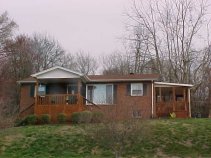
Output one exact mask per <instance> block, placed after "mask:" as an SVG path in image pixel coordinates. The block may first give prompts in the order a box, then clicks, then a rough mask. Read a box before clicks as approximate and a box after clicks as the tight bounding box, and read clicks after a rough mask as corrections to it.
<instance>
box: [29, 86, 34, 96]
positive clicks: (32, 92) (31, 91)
mask: <svg viewBox="0 0 211 158" xmlns="http://www.w3.org/2000/svg"><path fill="white" fill-rule="evenodd" d="M34 91H35V85H34V84H32V85H30V97H34Z"/></svg>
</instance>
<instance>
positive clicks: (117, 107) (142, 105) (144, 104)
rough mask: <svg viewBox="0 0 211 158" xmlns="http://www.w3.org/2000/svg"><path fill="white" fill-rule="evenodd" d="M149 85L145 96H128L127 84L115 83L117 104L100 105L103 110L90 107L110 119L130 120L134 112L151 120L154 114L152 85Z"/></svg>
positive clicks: (148, 83)
mask: <svg viewBox="0 0 211 158" xmlns="http://www.w3.org/2000/svg"><path fill="white" fill-rule="evenodd" d="M144 83H146V84H147V94H146V95H145V96H129V95H127V84H128V83H126V82H122V83H115V84H116V85H117V104H114V105H99V107H100V108H101V109H98V108H96V107H94V106H90V105H89V106H90V107H91V109H92V110H93V111H102V112H103V113H104V114H105V115H106V117H108V118H110V119H118V120H123V119H128V118H133V111H140V113H141V117H142V118H151V113H152V107H151V106H152V101H151V100H152V98H151V97H152V96H151V94H152V83H151V82H144Z"/></svg>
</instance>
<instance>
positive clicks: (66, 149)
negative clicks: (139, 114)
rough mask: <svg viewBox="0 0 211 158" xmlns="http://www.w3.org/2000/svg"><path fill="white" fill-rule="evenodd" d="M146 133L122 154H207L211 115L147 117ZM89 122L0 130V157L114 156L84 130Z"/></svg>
mask: <svg viewBox="0 0 211 158" xmlns="http://www.w3.org/2000/svg"><path fill="white" fill-rule="evenodd" d="M140 123H141V122H140ZM148 124H149V127H150V128H149V129H150V131H151V132H150V135H149V136H148V137H144V138H143V139H139V138H138V136H137V140H136V141H134V142H133V144H132V145H128V146H127V147H126V150H125V151H124V153H123V157H134V158H135V157H175V156H176V157H193V158H194V157H211V119H169V120H150V121H149V123H148ZM97 126H98V127H99V125H98V124H94V125H92V124H90V125H72V126H71V125H43V126H26V127H14V128H9V129H6V130H1V131H0V158H16V157H21V158H29V157H37V158H46V157H49V158H54V157H62V158H65V157H68V158H69V157H79V158H80V157H81V158H84V157H87V158H89V157H90V158H98V157H99V158H101V157H114V156H113V155H114V154H113V152H112V150H111V149H110V148H109V147H107V146H105V145H104V144H103V143H99V142H96V141H95V140H94V139H93V138H92V137H91V136H90V134H89V133H88V131H89V132H90V130H89V129H92V130H93V129H95V128H96V127H97Z"/></svg>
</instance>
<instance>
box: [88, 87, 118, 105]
mask: <svg viewBox="0 0 211 158" xmlns="http://www.w3.org/2000/svg"><path fill="white" fill-rule="evenodd" d="M96 85H105V86H107V85H111V86H112V104H109V103H95V102H94V101H93V103H95V104H97V105H113V104H114V85H113V84H87V85H86V98H87V96H88V86H96ZM93 97H94V96H93ZM86 105H92V103H89V101H86Z"/></svg>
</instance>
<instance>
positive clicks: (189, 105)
mask: <svg viewBox="0 0 211 158" xmlns="http://www.w3.org/2000/svg"><path fill="white" fill-rule="evenodd" d="M188 107H189V108H188V109H189V117H190V118H191V104H190V88H188Z"/></svg>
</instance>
